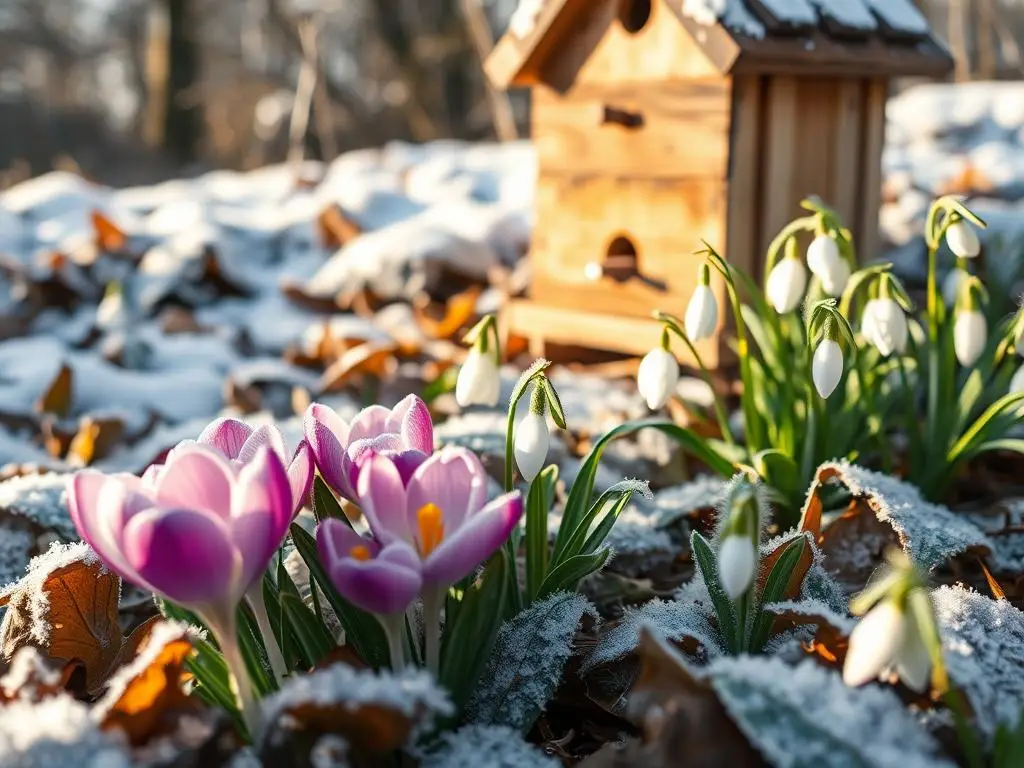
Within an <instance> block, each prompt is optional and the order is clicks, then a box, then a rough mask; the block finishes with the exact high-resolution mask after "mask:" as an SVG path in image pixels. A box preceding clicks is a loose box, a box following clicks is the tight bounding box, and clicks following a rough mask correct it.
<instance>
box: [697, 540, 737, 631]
mask: <svg viewBox="0 0 1024 768" xmlns="http://www.w3.org/2000/svg"><path fill="white" fill-rule="evenodd" d="M690 549H691V550H692V552H693V561H694V562H695V563H696V564H697V568H698V570H700V575H701V578H703V579H704V585H705V586H706V587H707V588H708V594H709V595H710V596H711V603H712V605H714V606H715V614H716V615H717V616H718V631H719V632H720V633H721V635H722V639H723V640H724V641H725V644H726V645H727V646H728V647H729V649H730V650H732V651H735V650H736V648H735V646H736V617H735V615H734V614H733V609H732V601H731V600H729V596H728V595H727V594H725V590H724V589H722V585H721V583H720V582H719V581H718V561H717V559H716V558H715V553H714V552H712V551H711V545H710V544H708V540H707V539H705V538H704V537H703V536H701V535H700V533H699V532H698V531H694V532H693V533H692V534H690Z"/></svg>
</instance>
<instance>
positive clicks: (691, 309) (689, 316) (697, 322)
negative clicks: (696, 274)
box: [683, 285, 718, 341]
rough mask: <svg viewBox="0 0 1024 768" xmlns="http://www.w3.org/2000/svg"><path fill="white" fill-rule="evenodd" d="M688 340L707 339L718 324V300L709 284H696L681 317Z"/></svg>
mask: <svg viewBox="0 0 1024 768" xmlns="http://www.w3.org/2000/svg"><path fill="white" fill-rule="evenodd" d="M683 323H684V325H685V326H686V335H687V336H689V337H690V341H701V340H703V339H709V338H711V336H712V335H713V334H714V332H715V328H716V327H717V326H718V302H717V301H715V294H714V293H713V292H712V291H711V286H709V285H698V286H697V288H696V289H695V290H694V292H693V296H691V297H690V303H689V304H688V305H687V307H686V317H685V318H683Z"/></svg>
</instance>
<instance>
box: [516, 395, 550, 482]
mask: <svg viewBox="0 0 1024 768" xmlns="http://www.w3.org/2000/svg"><path fill="white" fill-rule="evenodd" d="M549 442H550V434H549V433H548V420H547V418H546V417H545V415H544V414H543V413H536V412H534V411H533V410H531V411H530V412H529V413H527V414H526V416H524V417H523V420H522V421H520V422H519V424H518V425H517V426H516V434H515V442H514V443H513V453H514V454H515V457H516V466H517V467H519V474H520V475H522V476H523V479H524V480H525V481H526V482H528V483H531V482H533V479H534V478H535V477H536V476H537V475H538V474H540V471H541V470H542V469H543V468H544V461H545V460H546V459H547V457H548V444H549Z"/></svg>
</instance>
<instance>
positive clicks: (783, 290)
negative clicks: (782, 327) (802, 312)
mask: <svg viewBox="0 0 1024 768" xmlns="http://www.w3.org/2000/svg"><path fill="white" fill-rule="evenodd" d="M806 288H807V270H806V269H805V268H804V263H803V262H802V261H800V259H795V258H794V259H791V258H785V259H783V260H782V261H780V262H779V263H778V264H776V265H775V266H774V267H772V271H771V272H770V273H769V274H768V280H767V282H766V283H765V289H764V292H765V295H766V296H767V297H768V301H769V302H770V303H771V305H772V306H773V307H775V311H776V312H778V313H779V314H780V315H782V314H785V313H786V312H792V311H793V310H794V309H796V308H797V307H799V306H800V300H801V299H802V298H803V297H804V289H806Z"/></svg>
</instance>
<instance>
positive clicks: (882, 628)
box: [843, 600, 906, 686]
mask: <svg viewBox="0 0 1024 768" xmlns="http://www.w3.org/2000/svg"><path fill="white" fill-rule="evenodd" d="M905 627H906V622H905V621H904V616H903V612H902V611H901V610H900V609H899V607H897V606H896V605H895V603H893V602H892V601H891V600H885V601H884V602H882V603H879V604H878V605H877V606H875V607H874V608H872V609H871V610H870V611H868V613H867V615H865V616H864V618H863V619H861V620H860V622H859V623H858V624H857V626H856V627H854V628H853V632H851V633H850V644H849V647H848V649H847V651H846V661H845V663H844V664H843V682H845V683H846V684H847V685H851V686H858V685H863V684H864V683H866V682H868V681H870V680H874V679H875V678H876V677H878V675H879V674H880V673H881V672H882V670H884V669H885V668H886V667H888V666H889V665H890V664H892V662H893V659H894V658H895V657H896V654H897V652H898V651H899V649H900V647H901V646H902V645H903V636H904V633H905Z"/></svg>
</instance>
